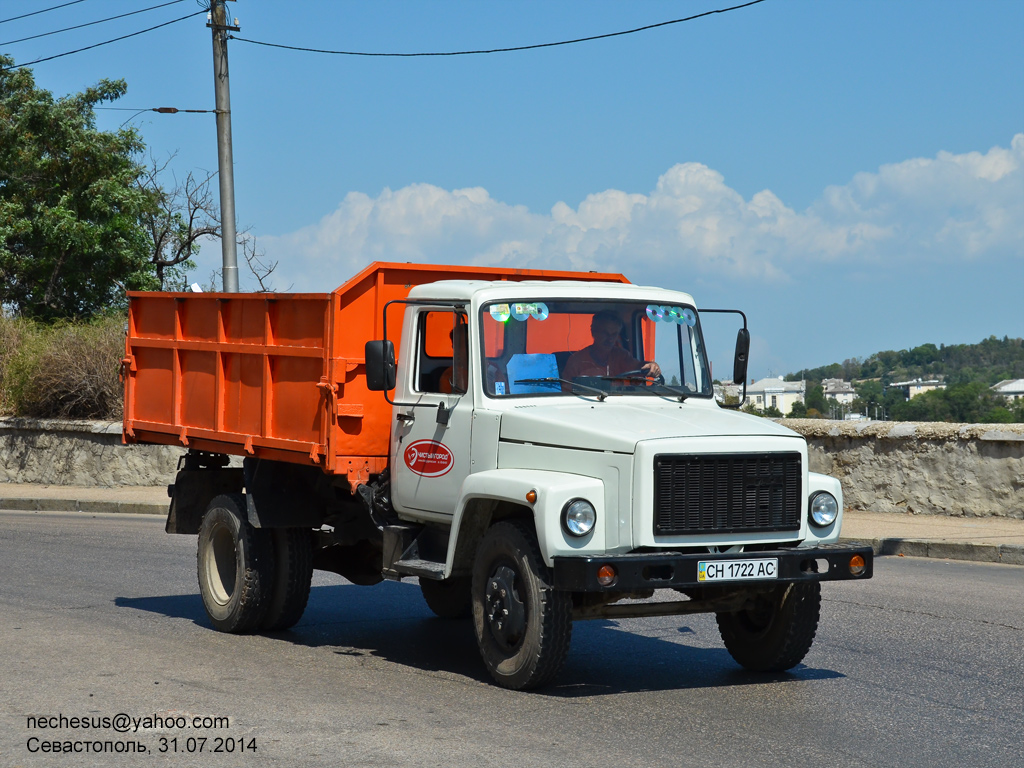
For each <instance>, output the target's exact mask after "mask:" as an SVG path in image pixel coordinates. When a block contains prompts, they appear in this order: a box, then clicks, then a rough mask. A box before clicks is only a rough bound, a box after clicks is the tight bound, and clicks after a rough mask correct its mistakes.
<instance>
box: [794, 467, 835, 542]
mask: <svg viewBox="0 0 1024 768" xmlns="http://www.w3.org/2000/svg"><path fill="white" fill-rule="evenodd" d="M818 491H828V492H829V493H831V494H832V495H833V496H835V497H836V501H838V502H839V514H838V515H836V520H835V522H834V523H832V525H830V526H829V527H828V528H818V527H816V526H813V525H811V524H810V522H808V520H807V513H808V511H809V507H810V503H811V496H813V495H814V494H815V493H817V492H818ZM803 512H804V520H803V525H802V527H803V528H805V529H806V530H807V537H806V538H805V539H804V542H803V545H802V546H805V547H817V546H820V545H822V544H834V543H835V542H837V541H839V531H840V529H841V528H842V527H843V488H842V486H841V485H840V484H839V481H838V480H837V479H836V478H834V477H830V476H829V475H821V474H818V473H817V472H808V473H807V498H806V499H804V503H803Z"/></svg>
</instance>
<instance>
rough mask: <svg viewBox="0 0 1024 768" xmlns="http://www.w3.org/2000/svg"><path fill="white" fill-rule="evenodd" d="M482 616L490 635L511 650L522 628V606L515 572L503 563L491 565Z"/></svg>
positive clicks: (518, 640)
mask: <svg viewBox="0 0 1024 768" xmlns="http://www.w3.org/2000/svg"><path fill="white" fill-rule="evenodd" d="M484 619H485V621H486V622H487V628H488V630H489V631H490V633H491V636H492V637H493V638H494V639H495V641H496V642H497V643H498V645H499V646H501V647H502V648H503V649H504V650H506V651H514V650H515V649H516V647H517V646H519V644H520V643H522V641H523V635H524V634H525V632H526V606H525V605H524V604H523V601H522V599H521V598H520V596H519V591H518V589H517V588H516V572H515V571H514V570H513V569H512V568H510V567H509V566H507V565H502V566H499V567H497V568H495V569H494V573H492V574H491V577H490V578H489V579H488V580H487V591H486V594H485V597H484Z"/></svg>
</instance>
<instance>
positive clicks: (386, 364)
mask: <svg viewBox="0 0 1024 768" xmlns="http://www.w3.org/2000/svg"><path fill="white" fill-rule="evenodd" d="M364 354H365V356H366V388H367V389H369V390H370V391H371V392H386V391H388V390H390V389H394V388H395V378H396V376H395V345H394V344H393V343H392V342H390V341H387V340H385V341H368V342H366V349H365V352H364Z"/></svg>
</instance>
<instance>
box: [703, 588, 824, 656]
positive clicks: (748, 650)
mask: <svg viewBox="0 0 1024 768" xmlns="http://www.w3.org/2000/svg"><path fill="white" fill-rule="evenodd" d="M820 612H821V585H820V584H819V583H818V582H816V581H813V582H804V583H796V584H782V585H779V586H778V587H776V588H775V589H774V590H773V591H772V592H770V593H768V594H766V595H760V596H758V597H757V598H756V599H755V603H754V606H753V607H752V608H750V609H747V610H743V611H735V612H733V613H719V614H717V619H718V631H719V633H721V635H722V642H724V643H725V647H726V649H727V650H728V651H729V654H730V655H731V656H732V657H733V658H734V659H735V660H736V661H737V662H738V663H739V664H741V665H742V666H744V667H746V668H747V669H750V670H754V671H755V672H783V671H785V670H787V669H792V668H793V667H795V666H796V665H797V664H799V663H800V662H801V661H802V660H803V658H804V656H806V655H807V652H808V651H809V650H810V649H811V644H812V643H813V642H814V635H815V633H816V632H817V630H818V617H819V615H820Z"/></svg>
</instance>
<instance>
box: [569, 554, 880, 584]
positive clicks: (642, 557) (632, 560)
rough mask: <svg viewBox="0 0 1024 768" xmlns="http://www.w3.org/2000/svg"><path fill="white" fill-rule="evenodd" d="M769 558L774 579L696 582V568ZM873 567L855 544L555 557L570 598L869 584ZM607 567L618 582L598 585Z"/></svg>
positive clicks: (870, 556)
mask: <svg viewBox="0 0 1024 768" xmlns="http://www.w3.org/2000/svg"><path fill="white" fill-rule="evenodd" d="M854 555H860V557H862V558H863V559H864V568H863V570H862V571H861V572H860V573H857V574H855V573H852V572H851V569H850V559H851V558H852V557H853V556H854ZM768 558H775V559H777V560H778V575H777V577H776V578H774V579H760V580H752V579H745V580H742V581H714V582H707V581H699V580H698V579H697V563H698V562H717V561H730V560H748V559H755V560H764V559H768ZM873 561H874V554H873V552H872V549H871V547H870V546H867V545H854V544H825V545H822V546H820V547H814V548H811V549H797V548H795V547H790V548H781V549H774V550H770V551H765V552H742V553H733V554H716V555H712V554H709V553H707V552H705V553H703V554H700V553H697V554H692V553H686V554H684V553H682V552H641V553H629V554H625V555H594V556H586V557H556V558H554V587H555V589H561V590H565V591H568V592H634V591H640V590H647V589H663V588H689V587H707V586H721V587H744V586H752V587H756V586H765V585H766V584H785V583H789V582H796V581H841V580H845V579H870V578H871V574H872V565H873ZM826 563H827V566H828V567H827V568H826V567H825V564H826ZM604 565H610V566H611V567H612V568H614V569H615V572H616V574H617V575H616V579H615V581H614V582H613V583H612V584H610V585H608V586H603V585H601V584H600V583H598V580H597V572H598V569H600V568H601V567H602V566H604Z"/></svg>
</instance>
